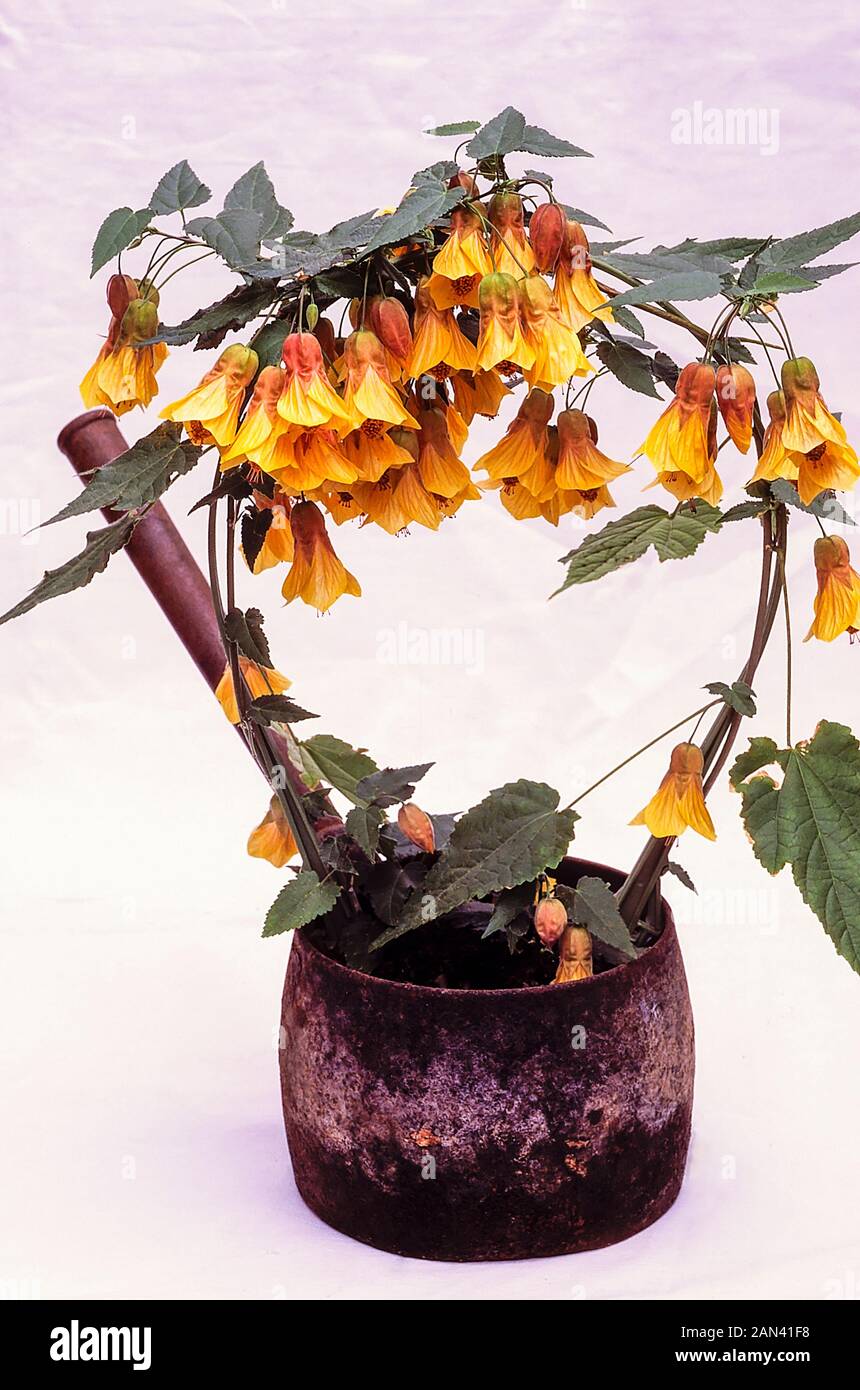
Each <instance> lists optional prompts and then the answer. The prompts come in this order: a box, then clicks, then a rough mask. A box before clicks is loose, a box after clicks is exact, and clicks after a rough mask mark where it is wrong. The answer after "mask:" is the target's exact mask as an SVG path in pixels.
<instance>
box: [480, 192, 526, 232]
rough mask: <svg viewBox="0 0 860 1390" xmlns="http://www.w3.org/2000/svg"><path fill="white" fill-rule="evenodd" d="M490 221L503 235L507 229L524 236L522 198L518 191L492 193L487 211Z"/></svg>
mask: <svg viewBox="0 0 860 1390" xmlns="http://www.w3.org/2000/svg"><path fill="white" fill-rule="evenodd" d="M488 217H489V220H490V222H491V223H492V224H493V226H494V227H495V228H496V231H497V232H501V233H502V235H503V236H504V234H505V232H507V231H508V230H510V231H514V232H520V233H521V234H522V236H525V220H524V218H523V200H522V198H521V197H520V195H519V193H494V194H493V196H492V198H491V199H490V208H489V212H488Z"/></svg>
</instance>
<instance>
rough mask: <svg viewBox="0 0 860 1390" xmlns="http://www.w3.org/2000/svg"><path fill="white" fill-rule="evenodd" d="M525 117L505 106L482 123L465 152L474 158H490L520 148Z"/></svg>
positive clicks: (511, 107)
mask: <svg viewBox="0 0 860 1390" xmlns="http://www.w3.org/2000/svg"><path fill="white" fill-rule="evenodd" d="M525 129H526V118H525V116H524V115H523V114H522V112H520V111H515V110H514V108H513V106H506V107H505V109H504V111H500V112H499V114H498V116H494V117H493V119H492V120H491V121H487V124H486V125H482V126H481V129H480V130H479V131H478V133H477V135H474V136H473V137H472V139H471V140H470V141H469V143H468V145H467V146H466V154H468V155H470V156H471V158H472V159H474V160H476V161H477V160H480V159H492V157H493V156H494V155H501V156H504V155H506V154H510V153H511V151H512V150H519V149H522V145H521V144H520V141H521V140H522V138H523V135H524V134H525Z"/></svg>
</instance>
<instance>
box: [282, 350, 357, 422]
mask: <svg viewBox="0 0 860 1390" xmlns="http://www.w3.org/2000/svg"><path fill="white" fill-rule="evenodd" d="M283 360H284V384H283V390H282V391H281V395H280V397H279V399H278V414H279V416H280V417H281V419H282V420H284V421H286V423H287V424H288V425H293V426H295V427H296V428H297V429H301V430H310V429H317V428H322V429H331V428H334V429H338V430H345V429H346V426H347V422H348V419H349V416H348V412H347V409H346V407H345V405H344V402H343V401H342V400H341V398H340V396H339V395H338V394H337V392H336V391H335V389H334V387H333V386H332V384H331V382H330V381H329V379H328V373H327V372H326V367H325V362H324V361H323V355H322V348H321V347H320V343H319V340H318V339H317V338H316V337H315V336H314V334H313V333H290V334H289V335H288V336H287V337H286V338H285V339H284V347H283Z"/></svg>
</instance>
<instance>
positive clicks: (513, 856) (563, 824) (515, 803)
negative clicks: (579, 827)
mask: <svg viewBox="0 0 860 1390" xmlns="http://www.w3.org/2000/svg"><path fill="white" fill-rule="evenodd" d="M558 801H559V796H558V792H556V791H554V790H553V788H552V787H548V786H546V784H545V783H543V782H529V781H526V780H525V779H521V780H520V781H518V782H508V783H507V784H506V785H505V786H503V787H497V788H496V790H495V791H492V792H490V794H489V796H486V797H485V798H484V800H483V801H482V802H480V804H479V805H478V806H475V807H473V808H472V810H471V811H467V812H466V814H465V815H464V816H463V817H462V819H461V820H459V821H458V822H457V824H456V826H455V827H454V831H453V833H452V835H451V839H450V840H449V842H448V845H447V846H446V848H445V850H444V851H443V853H442V854H441V855H440V856H439V858H438V859H437V861H436V863H435V864H434V865H433V867H432V868H431V870H430V872H429V873H428V875H427V877H426V879H425V880H424V882H423V884H422V885H421V887H420V888H418V889H416V891H415V892H414V893H413V895H412V897H411V898H410V899H409V902H408V903H407V905H406V907H405V909H404V912H403V915H402V917H401V920H400V922H399V923H398V925H397V926H396V927H394V928H392V930H391V931H389V932H386V933H384V935H383V936H382V937H380V938H379V941H378V942H377V943H376V944H378V945H383V944H384V943H385V942H386V941H391V940H393V939H394V938H395V937H397V936H402V935H403V933H404V932H407V931H411V930H412V929H413V927H419V926H421V925H422V924H423V923H425V922H430V921H433V920H434V919H435V918H437V917H441V916H442V915H443V914H444V913H446V912H450V911H451V910H452V909H453V908H455V907H459V906H460V905H461V903H464V902H468V901H469V900H470V899H471V898H485V897H487V896H488V894H490V893H495V892H497V891H498V890H499V889H500V888H515V887H516V886H517V884H520V883H525V882H526V880H528V879H534V878H535V877H536V876H537V875H538V874H539V873H541V872H542V871H543V870H544V869H552V868H554V867H555V865H556V864H557V863H558V862H559V860H560V859H561V858H562V856H563V855H564V853H565V851H566V850H567V847H568V845H569V844H570V841H571V840H572V838H573V827H574V823H575V821H576V820H578V816H577V814H576V812H575V811H571V810H565V811H559V810H558Z"/></svg>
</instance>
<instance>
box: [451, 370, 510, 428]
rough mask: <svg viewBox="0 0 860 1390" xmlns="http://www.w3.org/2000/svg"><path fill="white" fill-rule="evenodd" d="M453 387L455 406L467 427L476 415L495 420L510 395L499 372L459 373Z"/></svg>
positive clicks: (455, 377) (454, 379) (454, 378)
mask: <svg viewBox="0 0 860 1390" xmlns="http://www.w3.org/2000/svg"><path fill="white" fill-rule="evenodd" d="M451 385H452V387H453V390H454V404H455V405H456V407H457V409H458V411H459V412H460V415H461V416H462V418H463V421H464V423H465V424H466V425H467V426H468V425H471V423H472V421H473V420H474V418H475V416H476V415H483V416H485V417H486V418H487V419H488V420H494V419H495V417H496V416H497V415H498V413H499V407H500V405H501V404H502V401H503V400H504V399H505V396H509V395H510V391H509V390H508V388H507V386H505V384H504V382H503V381H502V380H501V378H500V377H499V374H498V372H475V373H472V372H458V373H457V375H456V376H454V377H452V378H451Z"/></svg>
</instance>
